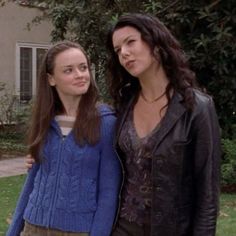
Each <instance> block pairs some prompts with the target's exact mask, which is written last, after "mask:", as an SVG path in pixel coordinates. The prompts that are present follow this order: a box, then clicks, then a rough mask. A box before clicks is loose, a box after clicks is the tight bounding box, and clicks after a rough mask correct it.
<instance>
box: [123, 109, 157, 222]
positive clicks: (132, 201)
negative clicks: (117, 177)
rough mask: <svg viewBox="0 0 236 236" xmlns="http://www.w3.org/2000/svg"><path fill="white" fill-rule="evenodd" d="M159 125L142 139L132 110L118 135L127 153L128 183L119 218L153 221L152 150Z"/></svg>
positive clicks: (133, 220) (124, 188)
mask: <svg viewBox="0 0 236 236" xmlns="http://www.w3.org/2000/svg"><path fill="white" fill-rule="evenodd" d="M158 130H159V124H158V125H157V126H156V128H155V129H154V130H153V131H152V132H150V133H149V134H148V135H147V136H145V137H144V138H140V137H139V136H138V134H137V132H136V129H135V126H134V123H133V110H132V109H131V110H130V112H129V114H128V116H127V118H126V121H125V122H124V126H123V128H122V131H121V134H120V137H119V146H120V148H121V150H122V151H123V152H124V153H125V154H126V155H125V156H126V159H125V168H126V169H125V171H126V176H125V182H124V186H123V192H122V202H121V210H120V217H122V218H125V219H126V220H128V221H129V222H136V223H137V224H139V225H142V224H150V215H151V193H152V184H151V169H152V157H151V152H152V150H153V146H154V145H155V133H156V132H157V131H158Z"/></svg>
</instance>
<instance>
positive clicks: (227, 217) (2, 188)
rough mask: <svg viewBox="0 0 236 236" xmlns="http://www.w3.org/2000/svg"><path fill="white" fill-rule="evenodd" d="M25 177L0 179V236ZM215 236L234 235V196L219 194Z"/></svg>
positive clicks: (235, 228) (3, 233)
mask: <svg viewBox="0 0 236 236" xmlns="http://www.w3.org/2000/svg"><path fill="white" fill-rule="evenodd" d="M24 179H25V175H19V176H14V177H7V178H0V236H4V235H5V232H6V230H7V228H8V224H9V222H10V218H11V213H12V211H13V210H14V208H15V205H16V201H17V199H18V196H19V192H20V190H21V186H22V183H23V182H24ZM220 202H221V210H220V216H219V219H218V225H217V234H216V235H217V236H234V235H236V194H221V199H220Z"/></svg>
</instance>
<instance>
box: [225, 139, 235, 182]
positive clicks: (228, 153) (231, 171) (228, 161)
mask: <svg viewBox="0 0 236 236" xmlns="http://www.w3.org/2000/svg"><path fill="white" fill-rule="evenodd" d="M222 148H223V154H224V155H223V160H222V164H221V175H222V176H221V178H222V185H229V184H236V139H234V140H229V139H222Z"/></svg>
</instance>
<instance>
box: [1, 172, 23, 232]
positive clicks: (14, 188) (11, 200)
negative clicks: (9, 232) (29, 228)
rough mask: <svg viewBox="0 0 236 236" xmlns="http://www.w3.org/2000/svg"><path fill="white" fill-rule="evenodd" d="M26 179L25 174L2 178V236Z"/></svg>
mask: <svg viewBox="0 0 236 236" xmlns="http://www.w3.org/2000/svg"><path fill="white" fill-rule="evenodd" d="M24 179H25V175H18V176H14V177H6V178H0V236H4V235H5V233H6V229H7V228H8V222H9V221H10V217H11V213H12V211H13V209H14V208H15V205H16V201H17V199H18V196H19V192H20V190H21V187H22V183H23V182H24Z"/></svg>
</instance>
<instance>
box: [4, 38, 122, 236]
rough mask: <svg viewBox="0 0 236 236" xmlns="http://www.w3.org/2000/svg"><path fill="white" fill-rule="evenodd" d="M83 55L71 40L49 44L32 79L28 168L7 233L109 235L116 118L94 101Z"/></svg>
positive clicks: (114, 196)
mask: <svg viewBox="0 0 236 236" xmlns="http://www.w3.org/2000/svg"><path fill="white" fill-rule="evenodd" d="M97 102H98V91H97V86H96V83H95V80H94V79H93V77H92V72H91V66H90V62H89V59H88V57H87V55H86V53H85V51H84V50H83V48H82V47H81V46H80V45H79V44H77V43H74V42H70V41H65V42H64V41H63V42H59V43H57V44H55V45H53V46H52V47H51V48H50V49H49V50H48V52H47V53H46V56H45V58H44V60H43V63H42V67H41V71H40V75H39V78H38V86H37V95H36V100H35V103H34V112H33V116H32V125H31V128H30V130H29V142H28V143H29V153H30V155H31V156H32V157H33V158H34V160H35V161H34V162H35V164H33V167H32V168H31V170H30V171H29V173H28V176H27V179H26V182H25V185H24V187H23V190H22V192H21V195H20V198H19V200H18V204H17V207H16V210H15V213H14V216H13V220H12V223H11V225H10V228H9V229H8V232H7V236H19V235H20V236H27V235H30V236H89V235H90V236H109V235H110V233H111V230H112V225H113V221H114V218H115V213H116V208H117V203H118V191H119V186H120V162H119V160H118V158H117V155H116V153H115V150H114V149H113V147H112V139H113V137H114V128H115V122H116V118H115V115H114V112H113V111H112V110H111V109H110V108H109V107H108V106H106V105H102V104H100V105H98V103H97Z"/></svg>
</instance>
